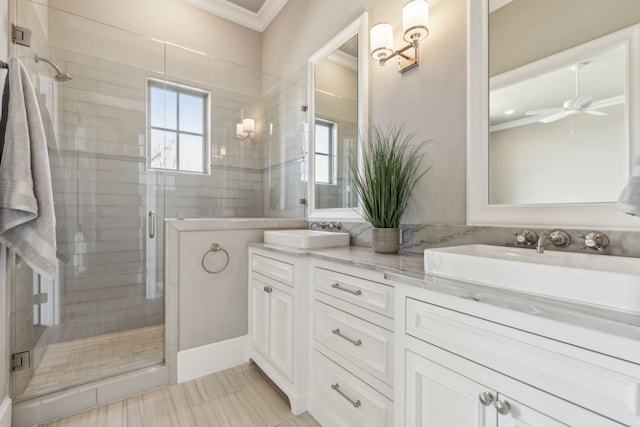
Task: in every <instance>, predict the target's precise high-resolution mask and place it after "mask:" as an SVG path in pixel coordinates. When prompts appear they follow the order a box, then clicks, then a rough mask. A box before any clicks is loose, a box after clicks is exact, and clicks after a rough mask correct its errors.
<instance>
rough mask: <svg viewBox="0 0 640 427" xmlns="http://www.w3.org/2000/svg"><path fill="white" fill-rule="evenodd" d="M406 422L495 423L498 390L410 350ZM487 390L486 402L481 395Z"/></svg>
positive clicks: (446, 426) (441, 425) (458, 426)
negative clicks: (485, 403) (495, 402)
mask: <svg viewBox="0 0 640 427" xmlns="http://www.w3.org/2000/svg"><path fill="white" fill-rule="evenodd" d="M405 375H406V408H405V411H406V421H405V425H407V426H424V427H433V426H438V427H485V426H486V427H494V426H496V424H497V422H498V420H497V416H498V413H497V412H496V409H495V408H494V406H493V400H495V397H496V395H497V393H496V392H495V391H493V390H490V389H488V388H487V387H485V386H483V385H482V384H479V383H477V382H475V381H471V380H470V379H468V378H466V377H464V376H462V375H460V374H457V373H455V372H453V371H451V370H449V369H447V368H445V367H443V366H441V365H438V364H437V363H434V362H432V361H430V360H428V359H425V358H424V357H422V356H418V355H417V354H415V353H412V352H410V351H407V352H406V370H405ZM482 393H487V394H486V396H487V397H489V400H487V405H486V406H485V405H483V404H482V402H481V401H480V399H479V396H480V394H482Z"/></svg>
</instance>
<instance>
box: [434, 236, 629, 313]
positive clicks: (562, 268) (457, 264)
mask: <svg viewBox="0 0 640 427" xmlns="http://www.w3.org/2000/svg"><path fill="white" fill-rule="evenodd" d="M424 270H425V273H427V274H433V275H437V276H444V277H449V278H452V279H458V280H464V281H471V282H476V283H480V284H483V285H487V286H493V287H497V288H504V289H511V290H514V291H518V292H526V293H531V294H536V295H542V296H546V297H551V298H556V299H562V300H570V301H575V302H579V303H583V304H590V305H596V306H603V307H607V308H611V309H616V310H622V311H627V312H635V313H640V260H638V259H636V258H625V257H618V256H607V255H598V254H593V253H591V254H589V253H574V252H559V251H550V250H547V251H545V252H544V253H543V254H538V253H537V252H536V250H535V249H523V248H507V247H502V246H489V245H467V246H455V247H448V248H438V249H427V250H425V251H424Z"/></svg>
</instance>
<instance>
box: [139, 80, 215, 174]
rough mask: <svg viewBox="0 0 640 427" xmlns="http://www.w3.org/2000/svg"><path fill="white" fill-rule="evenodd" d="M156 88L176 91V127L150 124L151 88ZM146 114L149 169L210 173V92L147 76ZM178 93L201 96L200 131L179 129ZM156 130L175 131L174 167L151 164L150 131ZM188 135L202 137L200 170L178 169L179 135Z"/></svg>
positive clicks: (147, 162)
mask: <svg viewBox="0 0 640 427" xmlns="http://www.w3.org/2000/svg"><path fill="white" fill-rule="evenodd" d="M152 88H158V89H161V90H169V91H173V92H175V93H176V117H175V119H176V128H175V129H171V128H166V127H159V126H153V125H152V124H151V89H152ZM146 91H147V96H146V116H147V129H146V143H145V145H146V147H145V153H146V158H147V159H146V162H145V163H146V167H147V170H149V171H154V172H174V173H180V174H192V175H193V174H195V175H210V174H211V161H210V149H211V142H210V135H211V132H210V128H211V124H210V121H209V116H210V114H209V111H210V110H211V105H210V104H211V92H210V91H208V90H205V89H202V88H197V87H193V86H189V85H185V84H182V83H176V82H172V81H168V80H162V79H155V78H147V84H146ZM180 94H185V95H191V96H196V97H199V98H202V100H203V103H202V105H203V108H202V133H201V134H200V133H197V132H191V131H184V130H181V129H180ZM153 130H158V131H162V132H175V133H176V168H175V169H174V168H164V167H155V166H151V132H152V131H153ZM181 134H182V135H189V136H197V137H200V136H201V137H202V170H201V171H194V170H184V169H180V135H181Z"/></svg>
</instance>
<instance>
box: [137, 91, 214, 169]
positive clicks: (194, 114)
mask: <svg viewBox="0 0 640 427" xmlns="http://www.w3.org/2000/svg"><path fill="white" fill-rule="evenodd" d="M148 82H149V83H148V89H149V90H148V93H149V99H148V106H147V115H148V117H147V123H148V134H147V159H148V160H147V166H148V167H149V168H150V169H159V170H170V171H176V172H188V173H207V172H208V167H207V166H208V161H207V160H208V149H207V148H208V139H209V138H208V133H207V108H208V105H209V93H208V92H205V91H203V90H200V89H197V88H192V87H188V86H183V85H177V84H171V83H166V82H162V81H157V80H149V81H148Z"/></svg>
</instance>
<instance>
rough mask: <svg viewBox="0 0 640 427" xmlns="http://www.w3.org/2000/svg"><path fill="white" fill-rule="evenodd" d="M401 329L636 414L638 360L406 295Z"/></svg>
mask: <svg viewBox="0 0 640 427" xmlns="http://www.w3.org/2000/svg"><path fill="white" fill-rule="evenodd" d="M405 328H406V334H408V335H410V336H412V337H414V338H417V339H419V340H422V341H425V342H427V343H430V344H432V345H435V346H438V347H440V348H443V349H445V350H448V351H450V352H452V353H455V354H457V355H459V356H462V357H464V358H466V359H469V360H473V361H474V362H476V363H479V364H481V365H484V366H487V367H488V368H490V369H494V370H497V371H499V372H501V373H504V374H506V375H508V376H510V377H511V378H514V379H517V380H519V381H521V382H524V383H526V384H529V385H531V386H533V387H536V388H538V389H541V390H544V391H546V392H547V393H549V394H552V395H555V396H558V397H560V398H563V399H566V400H567V401H569V402H572V403H575V404H577V405H579V406H582V407H585V408H589V409H590V410H592V411H594V412H596V413H600V414H603V415H605V416H607V417H610V418H613V419H619V420H629V419H633V420H635V421H636V422H637V421H638V418H637V417H638V416H640V365H637V364H635V363H631V362H627V361H623V360H620V359H617V358H614V357H610V356H606V355H603V354H600V353H596V352H593V351H590V350H586V349H583V348H580V347H576V346H573V345H570V344H566V343H562V342H558V341H555V340H552V339H549V338H545V337H541V336H539V335H535V334H531V333H528V332H525V331H522V330H519V329H515V328H512V327H509V326H505V325H501V324H498V323H494V322H490V321H487V320H483V319H480V318H477V317H474V316H469V315H466V314H462V313H459V312H456V311H452V310H448V309H445V308H443V307H439V306H436V305H433V304H430V303H427V302H424V301H420V300H416V299H413V298H407V299H406V325H405Z"/></svg>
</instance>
